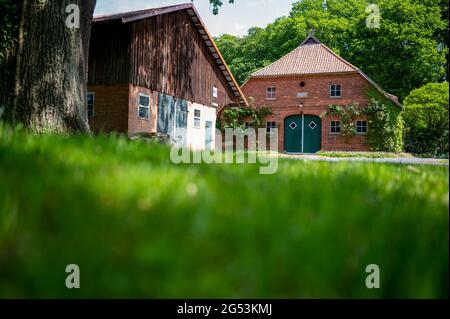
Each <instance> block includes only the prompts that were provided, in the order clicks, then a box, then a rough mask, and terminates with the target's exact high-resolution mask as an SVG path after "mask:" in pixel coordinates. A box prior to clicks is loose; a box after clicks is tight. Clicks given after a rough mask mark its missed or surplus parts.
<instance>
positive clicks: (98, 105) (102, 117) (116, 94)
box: [88, 84, 129, 133]
mask: <svg viewBox="0 0 450 319" xmlns="http://www.w3.org/2000/svg"><path fill="white" fill-rule="evenodd" d="M88 92H90V93H94V97H95V98H94V116H93V117H89V126H90V128H91V131H92V132H94V133H102V132H106V133H108V132H112V131H114V132H119V133H126V132H127V131H128V99H129V88H128V84H125V85H95V86H88Z"/></svg>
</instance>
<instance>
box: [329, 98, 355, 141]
mask: <svg viewBox="0 0 450 319" xmlns="http://www.w3.org/2000/svg"><path fill="white" fill-rule="evenodd" d="M329 107H330V109H329V111H328V112H327V114H328V115H334V116H337V117H339V119H340V121H341V135H342V136H345V137H347V138H349V137H352V136H354V135H355V134H356V126H355V124H354V122H355V120H356V119H357V118H358V117H359V116H361V115H362V114H363V109H362V108H361V107H360V106H359V104H358V103H357V102H353V103H351V104H348V105H337V104H332V105H330V106H329Z"/></svg>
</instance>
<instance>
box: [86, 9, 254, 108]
mask: <svg viewBox="0 0 450 319" xmlns="http://www.w3.org/2000/svg"><path fill="white" fill-rule="evenodd" d="M182 10H185V11H186V12H187V13H188V14H189V16H190V17H191V20H192V22H193V23H194V26H195V28H196V29H197V31H198V32H199V33H200V35H201V37H202V39H203V41H204V42H205V44H206V46H207V47H208V49H209V51H210V53H211V55H212V57H213V58H214V60H215V61H216V63H217V66H218V68H219V69H220V70H221V72H222V73H223V75H224V76H225V79H226V82H227V83H228V85H229V87H230V89H231V90H232V91H233V94H234V96H235V98H236V101H238V102H239V103H240V104H242V105H248V102H247V99H246V98H245V96H244V94H243V93H242V91H241V88H240V87H239V85H238V83H237V82H236V79H235V78H234V76H233V74H232V73H231V71H230V69H229V67H228V65H227V64H226V62H225V60H224V58H223V57H222V54H221V53H220V51H219V48H218V47H217V45H216V44H215V42H214V39H213V38H212V36H211V35H210V33H209V32H208V30H207V29H206V26H205V24H204V23H203V21H202V19H201V18H200V15H199V13H198V11H197V9H196V8H195V6H194V5H193V4H192V3H185V4H179V5H174V6H167V7H161V8H152V9H145V10H139V11H131V12H124V13H118V14H110V15H99V16H95V17H94V19H93V23H94V24H99V23H111V22H117V21H118V22H120V23H128V22H132V21H137V20H142V19H146V18H149V17H154V16H158V15H162V14H166V13H171V12H176V11H182Z"/></svg>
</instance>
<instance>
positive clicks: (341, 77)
mask: <svg viewBox="0 0 450 319" xmlns="http://www.w3.org/2000/svg"><path fill="white" fill-rule="evenodd" d="M301 82H304V84H305V85H304V87H301V86H300V83H301ZM331 84H340V85H341V97H340V98H331V97H330V85H331ZM369 86H370V84H369V82H368V81H367V80H366V79H364V78H363V77H362V76H361V75H360V74H359V73H357V72H354V73H343V74H323V75H320V74H317V75H308V76H289V77H288V76H286V77H273V78H270V77H266V78H250V80H249V81H248V82H247V83H245V84H244V86H243V87H242V91H243V92H244V94H245V95H246V96H247V98H253V99H254V102H255V105H256V106H268V107H270V108H271V109H272V113H273V114H272V115H270V116H268V117H267V118H266V121H275V122H276V125H277V128H278V135H279V141H278V142H279V150H280V151H284V129H285V128H284V119H285V118H286V117H288V116H290V115H299V114H301V111H300V104H303V112H304V114H305V115H306V114H311V115H318V116H321V117H322V137H321V139H322V145H321V149H322V150H341V151H368V150H370V147H369V145H368V144H367V143H366V137H365V135H356V136H354V137H350V138H344V137H343V136H341V135H340V134H335V133H331V132H330V121H331V120H336V118H333V117H331V116H327V115H325V113H326V112H327V111H328V110H329V105H330V104H339V105H347V104H350V103H352V102H354V101H355V102H358V103H359V105H360V106H362V107H364V106H367V104H368V102H369V100H368V98H367V96H366V89H367V88H368V87H369ZM268 87H276V99H274V100H267V99H266V88H268ZM298 93H303V94H307V96H306V97H298ZM302 96H304V95H302ZM361 119H364V118H361ZM369 130H370V128H369Z"/></svg>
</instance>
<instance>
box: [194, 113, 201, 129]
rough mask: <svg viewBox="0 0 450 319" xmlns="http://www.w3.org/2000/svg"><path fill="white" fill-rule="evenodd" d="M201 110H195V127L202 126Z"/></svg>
mask: <svg viewBox="0 0 450 319" xmlns="http://www.w3.org/2000/svg"><path fill="white" fill-rule="evenodd" d="M200 121H201V112H200V110H194V127H195V128H200Z"/></svg>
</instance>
